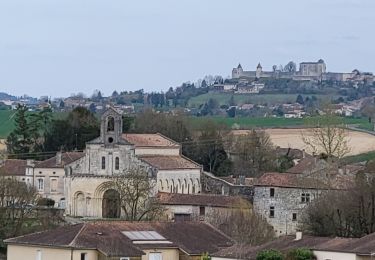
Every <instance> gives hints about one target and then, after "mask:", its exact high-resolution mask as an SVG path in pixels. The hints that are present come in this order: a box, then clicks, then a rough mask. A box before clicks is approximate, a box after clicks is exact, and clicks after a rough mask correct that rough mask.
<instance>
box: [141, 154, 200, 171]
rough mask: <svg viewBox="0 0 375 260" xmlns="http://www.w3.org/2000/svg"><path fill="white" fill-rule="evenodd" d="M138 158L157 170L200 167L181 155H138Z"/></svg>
mask: <svg viewBox="0 0 375 260" xmlns="http://www.w3.org/2000/svg"><path fill="white" fill-rule="evenodd" d="M138 158H139V159H141V160H142V161H144V162H146V163H148V164H150V165H151V166H153V167H155V168H157V169H159V170H174V169H200V168H201V166H200V165H199V164H197V163H195V162H193V161H191V160H189V159H187V158H185V157H183V156H163V155H160V156H158V155H144V156H138Z"/></svg>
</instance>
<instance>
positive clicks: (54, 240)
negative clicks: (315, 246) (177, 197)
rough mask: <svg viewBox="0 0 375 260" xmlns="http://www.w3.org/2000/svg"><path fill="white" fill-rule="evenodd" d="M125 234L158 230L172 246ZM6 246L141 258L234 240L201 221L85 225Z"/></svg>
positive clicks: (18, 239) (198, 251) (195, 252)
mask: <svg viewBox="0 0 375 260" xmlns="http://www.w3.org/2000/svg"><path fill="white" fill-rule="evenodd" d="M123 231H156V232H157V233H159V234H160V235H162V236H163V237H164V238H166V239H167V240H168V241H170V242H172V244H150V245H147V244H143V245H139V244H133V242H132V241H131V240H130V239H129V238H128V237H127V236H125V235H124V234H123V233H122V232H123ZM5 243H7V244H22V245H30V246H35V245H38V246H51V247H68V248H77V249H79V248H82V249H97V250H98V251H100V252H101V253H103V254H104V255H106V256H109V257H111V256H130V257H132V256H141V255H143V254H144V253H143V252H142V249H146V248H165V247H175V248H180V249H181V250H183V251H184V252H186V253H187V254H189V255H201V254H202V253H204V252H208V253H214V252H216V251H218V250H220V249H221V248H223V247H228V246H232V245H233V241H232V240H231V239H230V238H228V237H227V236H226V235H224V234H223V233H221V232H220V231H218V230H216V229H214V228H213V227H211V226H210V225H208V224H204V223H202V222H183V223H174V222H126V221H98V222H86V223H83V224H76V225H71V226H65V227H60V228H57V229H54V230H50V231H45V232H39V233H34V234H30V235H25V236H21V237H16V238H11V239H7V240H5Z"/></svg>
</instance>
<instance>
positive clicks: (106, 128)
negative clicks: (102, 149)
mask: <svg viewBox="0 0 375 260" xmlns="http://www.w3.org/2000/svg"><path fill="white" fill-rule="evenodd" d="M121 134H122V114H121V112H119V111H117V110H116V109H114V108H113V107H110V108H109V109H107V110H106V111H105V112H104V113H103V115H102V117H101V126H100V137H101V139H102V141H103V143H104V144H105V146H113V145H115V144H118V143H119V141H120V140H121Z"/></svg>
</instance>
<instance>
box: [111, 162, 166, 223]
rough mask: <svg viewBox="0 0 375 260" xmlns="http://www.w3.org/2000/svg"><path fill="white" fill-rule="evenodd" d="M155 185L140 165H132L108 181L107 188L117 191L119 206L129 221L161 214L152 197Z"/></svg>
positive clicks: (153, 217)
mask: <svg viewBox="0 0 375 260" xmlns="http://www.w3.org/2000/svg"><path fill="white" fill-rule="evenodd" d="M155 187H156V181H155V179H154V178H152V177H150V176H149V174H148V172H147V171H146V170H145V169H143V168H141V167H132V168H130V169H128V170H126V171H125V172H124V173H122V174H119V175H116V176H114V178H113V180H112V181H111V182H109V183H108V188H112V189H114V190H116V191H117V192H118V193H119V196H120V207H121V209H122V211H123V213H124V214H125V215H124V217H125V219H126V220H129V221H140V220H145V219H147V220H151V219H155V218H158V217H159V216H160V215H161V214H162V211H163V210H162V207H161V206H160V205H159V203H158V202H157V199H156V198H155V197H154V191H155Z"/></svg>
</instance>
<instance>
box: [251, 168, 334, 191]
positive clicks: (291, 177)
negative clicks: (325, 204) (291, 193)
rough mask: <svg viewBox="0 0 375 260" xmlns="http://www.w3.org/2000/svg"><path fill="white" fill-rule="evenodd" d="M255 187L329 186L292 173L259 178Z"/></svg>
mask: <svg viewBox="0 0 375 260" xmlns="http://www.w3.org/2000/svg"><path fill="white" fill-rule="evenodd" d="M254 185H255V186H266V187H284V188H306V189H327V188H328V187H329V186H328V185H327V184H325V183H324V182H322V181H321V180H318V179H316V178H309V177H303V176H298V175H296V174H292V173H279V172H269V173H265V174H263V175H262V176H261V177H259V178H258V179H257V180H256V182H255V184H254Z"/></svg>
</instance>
